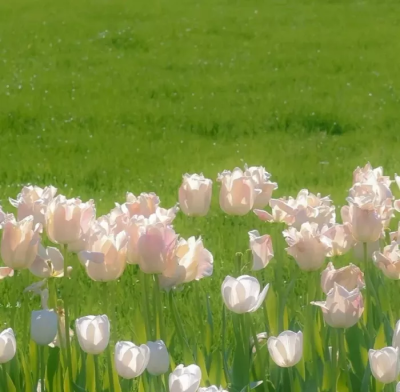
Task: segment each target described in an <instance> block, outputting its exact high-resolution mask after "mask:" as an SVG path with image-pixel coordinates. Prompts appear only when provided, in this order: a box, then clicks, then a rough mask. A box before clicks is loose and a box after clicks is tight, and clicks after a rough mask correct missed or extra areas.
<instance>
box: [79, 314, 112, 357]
mask: <svg viewBox="0 0 400 392" xmlns="http://www.w3.org/2000/svg"><path fill="white" fill-rule="evenodd" d="M75 330H76V335H77V336H78V341H79V345H80V346H81V349H82V350H83V351H84V352H85V353H88V354H101V353H102V352H103V351H104V350H105V349H106V348H107V346H108V342H109V340H110V322H109V320H108V317H107V316H106V315H105V314H104V315H102V316H85V317H81V318H79V319H77V320H76V321H75Z"/></svg>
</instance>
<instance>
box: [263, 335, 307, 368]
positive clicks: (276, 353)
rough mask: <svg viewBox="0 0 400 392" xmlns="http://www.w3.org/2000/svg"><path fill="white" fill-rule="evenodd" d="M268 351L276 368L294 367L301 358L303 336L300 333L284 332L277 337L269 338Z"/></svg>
mask: <svg viewBox="0 0 400 392" xmlns="http://www.w3.org/2000/svg"><path fill="white" fill-rule="evenodd" d="M268 351H269V353H270V355H271V357H272V359H273V360H274V362H275V363H276V364H277V365H278V366H280V367H290V366H294V365H296V363H298V362H299V361H300V359H301V357H302V356H303V334H302V333H301V331H299V332H297V333H296V332H292V331H284V332H282V333H280V334H279V336H278V337H274V336H271V337H270V338H269V339H268Z"/></svg>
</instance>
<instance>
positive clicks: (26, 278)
mask: <svg viewBox="0 0 400 392" xmlns="http://www.w3.org/2000/svg"><path fill="white" fill-rule="evenodd" d="M21 275H22V276H23V275H25V276H23V278H22V281H23V282H24V288H23V290H25V289H26V288H27V287H28V286H29V271H27V270H24V271H21ZM22 301H23V302H22V312H23V313H22V314H23V316H22V317H23V319H22V320H23V321H22V328H23V331H28V329H29V327H28V314H29V309H28V298H27V294H25V295H23V296H22ZM28 336H29V334H27V333H24V335H23V337H22V344H23V347H24V348H25V347H28Z"/></svg>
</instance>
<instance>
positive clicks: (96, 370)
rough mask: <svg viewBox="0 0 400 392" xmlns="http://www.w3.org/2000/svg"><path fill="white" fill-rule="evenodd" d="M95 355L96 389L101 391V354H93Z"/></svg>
mask: <svg viewBox="0 0 400 392" xmlns="http://www.w3.org/2000/svg"><path fill="white" fill-rule="evenodd" d="M93 357H94V374H95V380H96V391H101V390H102V388H101V383H100V369H99V356H98V355H93Z"/></svg>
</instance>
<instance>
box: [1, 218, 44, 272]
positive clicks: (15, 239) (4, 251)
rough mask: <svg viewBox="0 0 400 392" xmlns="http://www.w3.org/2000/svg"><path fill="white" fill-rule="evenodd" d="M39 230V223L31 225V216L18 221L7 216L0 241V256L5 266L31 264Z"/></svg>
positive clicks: (34, 255)
mask: <svg viewBox="0 0 400 392" xmlns="http://www.w3.org/2000/svg"><path fill="white" fill-rule="evenodd" d="M39 231H40V225H36V226H34V225H33V217H32V216H28V217H27V218H25V219H23V220H22V221H19V222H17V221H15V219H14V217H13V216H12V215H8V216H7V218H6V221H5V223H4V225H3V239H2V241H1V256H2V258H3V261H4V264H5V265H6V266H7V267H10V268H13V269H25V268H29V267H30V266H31V265H32V263H33V261H34V260H35V257H36V254H37V252H38V246H39V242H40V235H39Z"/></svg>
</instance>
